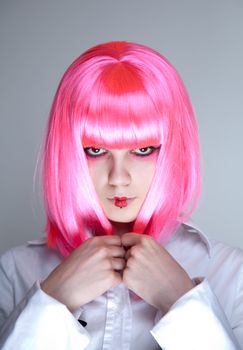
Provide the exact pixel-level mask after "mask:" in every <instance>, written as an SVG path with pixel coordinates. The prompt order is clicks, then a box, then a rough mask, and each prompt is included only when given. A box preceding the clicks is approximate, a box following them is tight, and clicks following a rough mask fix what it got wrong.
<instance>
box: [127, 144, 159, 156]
mask: <svg viewBox="0 0 243 350" xmlns="http://www.w3.org/2000/svg"><path fill="white" fill-rule="evenodd" d="M159 147H160V146H158V147H154V146H149V147H143V148H135V149H133V150H132V151H131V153H132V154H135V155H137V156H140V157H145V156H149V155H150V154H152V153H154V152H155V151H156V150H157V149H159Z"/></svg>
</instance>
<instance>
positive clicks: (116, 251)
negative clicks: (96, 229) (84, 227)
mask: <svg viewBox="0 0 243 350" xmlns="http://www.w3.org/2000/svg"><path fill="white" fill-rule="evenodd" d="M109 252H110V256H111V257H114V258H124V257H125V254H126V251H125V249H124V248H123V247H117V246H111V247H109Z"/></svg>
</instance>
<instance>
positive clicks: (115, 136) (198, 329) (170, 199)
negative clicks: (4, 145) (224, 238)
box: [0, 42, 243, 350]
mask: <svg viewBox="0 0 243 350" xmlns="http://www.w3.org/2000/svg"><path fill="white" fill-rule="evenodd" d="M199 163H200V161H199V144H198V132H197V126H196V122H195V119H194V115H193V110H192V107H191V104H190V101H189V98H188V96H187V93H186V90H185V87H184V85H183V83H182V81H181V79H180V78H179V76H178V74H177V72H176V71H175V69H174V68H173V67H172V66H171V64H170V63H169V62H168V61H167V60H166V59H165V58H164V57H162V56H161V55H160V54H159V53H157V52H155V51H154V50H152V49H150V48H148V47H145V46H142V45H138V44H134V43H127V42H111V43H106V44H102V45H99V46H96V47H94V48H91V49H89V50H88V51H86V52H85V53H84V54H82V55H81V56H80V57H79V58H77V59H76V60H75V61H74V62H73V63H72V64H71V66H70V67H69V68H68V70H67V71H66V73H65V74H64V76H63V78H62V80H61V82H60V85H59V87H58V90H57V93H56V96H55V98H54V102H53V105H52V109H51V113H50V118H49V123H48V127H47V134H46V140H45V145H44V152H43V183H44V199H45V205H46V214H47V239H48V240H47V242H46V240H37V241H34V242H29V244H28V245H27V246H22V247H19V248H15V249H13V250H12V251H10V252H7V253H6V254H5V255H3V257H2V260H1V269H2V272H1V291H0V292H1V300H2V302H1V303H2V304H3V305H2V306H1V322H2V325H3V326H2V333H1V342H2V343H1V344H2V346H3V349H5V350H6V349H13V347H14V346H16V344H18V349H56V348H58V349H140V350H143V349H146V350H147V349H159V348H164V349H173V350H176V349H187V350H188V349H214V350H215V349H240V345H239V344H241V345H242V344H243V337H242V334H243V332H242V330H243V281H242V278H241V276H242V273H243V267H242V262H243V254H242V252H241V251H240V250H236V249H231V248H229V247H226V246H224V245H223V244H221V243H216V242H209V241H208V239H207V238H206V237H205V236H204V235H203V234H202V233H201V232H200V231H199V230H198V229H196V228H195V227H193V226H192V225H190V224H188V223H186V222H187V220H188V218H189V216H190V214H191V213H192V212H193V210H194V209H195V208H196V205H197V202H198V198H199V194H200V165H199ZM217 298H218V299H219V301H218V299H217ZM78 320H79V322H78ZM238 343H239V344H238Z"/></svg>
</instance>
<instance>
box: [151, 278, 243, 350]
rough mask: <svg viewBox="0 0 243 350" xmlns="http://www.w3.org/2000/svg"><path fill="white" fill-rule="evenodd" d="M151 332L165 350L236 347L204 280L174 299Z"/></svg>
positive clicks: (222, 314)
mask: <svg viewBox="0 0 243 350" xmlns="http://www.w3.org/2000/svg"><path fill="white" fill-rule="evenodd" d="M197 282H198V281H197ZM151 334H152V335H153V337H154V338H155V339H156V341H157V342H158V344H159V345H160V346H161V347H162V348H165V349H166V350H177V349H178V350H179V349H187V350H194V349H197V350H205V349H214V350H222V349H227V350H231V349H232V350H233V349H234V350H235V349H240V347H239V345H238V344H237V341H236V339H235V337H234V334H233V332H232V329H231V327H230V325H229V323H228V321H227V319H226V316H225V314H224V312H223V310H222V308H221V306H220V304H219V302H218V300H217V298H216V296H215V294H214V293H213V292H212V290H211V288H210V286H209V284H208V282H207V280H203V281H202V282H201V283H200V284H198V285H197V286H196V287H194V288H193V289H191V290H190V291H189V292H188V293H186V294H185V295H184V296H182V297H181V298H180V299H178V300H177V301H176V303H175V304H174V305H173V306H172V307H171V308H170V310H169V311H168V313H167V314H166V315H164V316H163V317H162V318H161V320H160V321H159V322H158V323H157V324H156V325H155V327H154V328H153V329H152V330H151Z"/></svg>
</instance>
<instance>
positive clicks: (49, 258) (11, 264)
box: [0, 238, 63, 280]
mask: <svg viewBox="0 0 243 350" xmlns="http://www.w3.org/2000/svg"><path fill="white" fill-rule="evenodd" d="M62 259H63V258H62V257H61V255H60V254H59V252H57V251H55V250H52V249H49V248H48V247H47V243H46V239H45V238H40V239H37V240H33V241H28V242H27V243H26V244H23V245H20V246H17V247H14V248H12V249H10V250H8V251H7V252H5V253H4V254H3V255H2V256H1V258H0V265H1V270H3V271H4V273H5V274H6V275H8V276H9V278H10V279H13V280H14V279H16V278H18V277H19V278H20V277H21V276H22V275H24V277H21V278H25V279H28V278H29V279H30V280H32V279H33V280H35V279H39V278H43V277H45V276H46V275H47V274H49V273H50V271H51V270H53V268H55V267H56V266H57V265H58V264H59V263H60V262H61V261H62Z"/></svg>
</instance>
